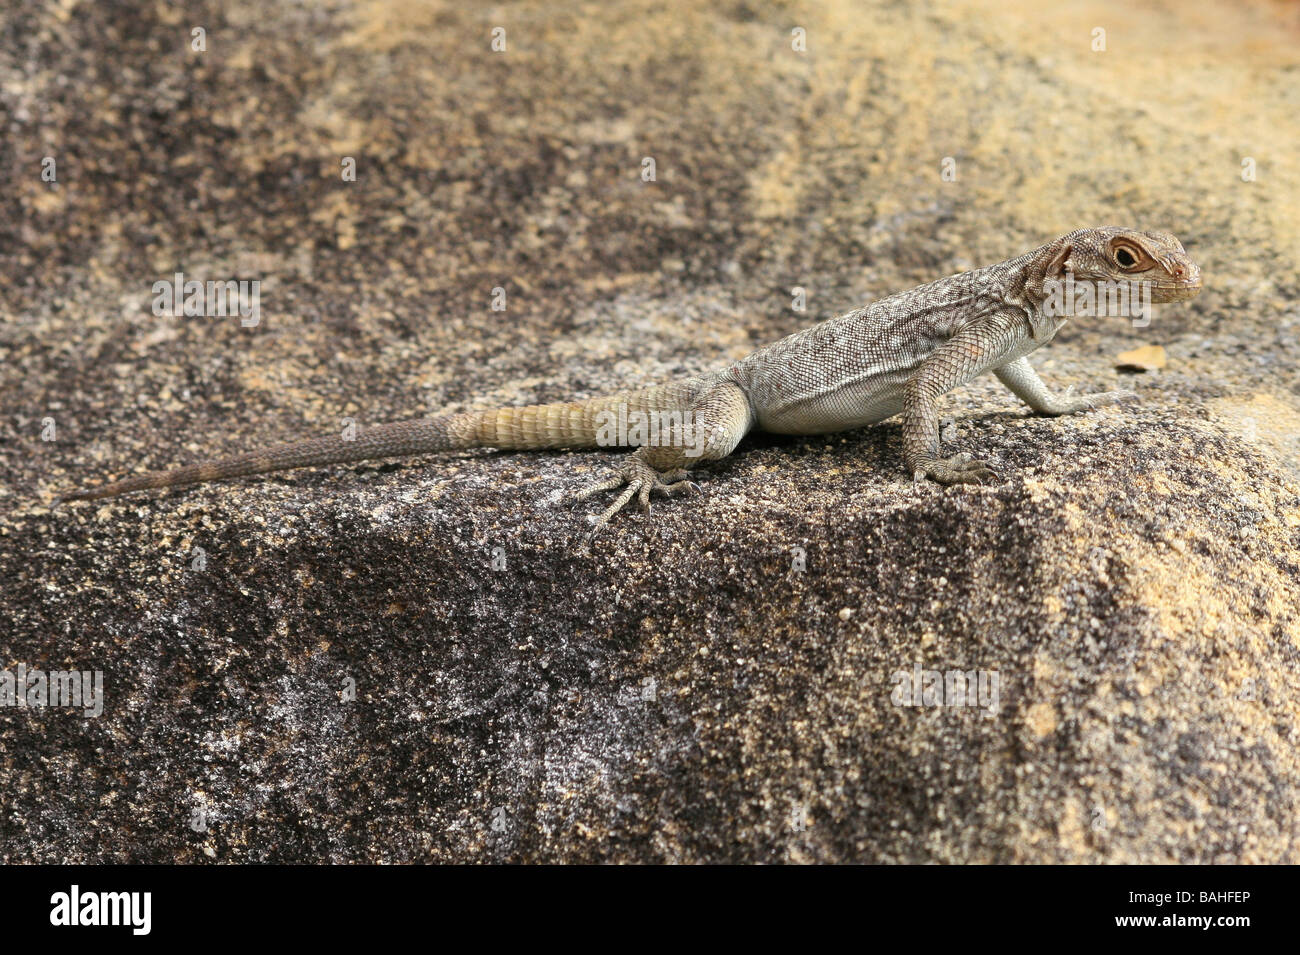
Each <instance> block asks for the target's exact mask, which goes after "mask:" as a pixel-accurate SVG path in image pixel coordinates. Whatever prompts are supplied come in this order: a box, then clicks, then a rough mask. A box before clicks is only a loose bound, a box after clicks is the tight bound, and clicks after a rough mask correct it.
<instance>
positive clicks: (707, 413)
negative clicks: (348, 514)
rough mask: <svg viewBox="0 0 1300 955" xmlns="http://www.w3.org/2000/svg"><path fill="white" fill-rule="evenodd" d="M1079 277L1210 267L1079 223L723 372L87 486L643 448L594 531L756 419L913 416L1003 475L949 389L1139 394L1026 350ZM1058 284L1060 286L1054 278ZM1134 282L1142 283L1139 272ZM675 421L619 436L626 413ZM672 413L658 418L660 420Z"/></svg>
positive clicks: (919, 451) (961, 471) (1039, 408)
mask: <svg viewBox="0 0 1300 955" xmlns="http://www.w3.org/2000/svg"><path fill="white" fill-rule="evenodd" d="M1068 281H1073V282H1074V283H1075V285H1076V286H1077V285H1078V283H1084V282H1092V283H1099V282H1113V283H1145V287H1146V289H1147V290H1148V291H1149V293H1150V301H1153V302H1159V303H1166V302H1176V301H1182V300H1185V299H1188V298H1191V297H1193V296H1195V295H1196V294H1197V293H1198V292H1199V291H1200V289H1201V284H1202V281H1201V270H1200V268H1199V267H1198V266H1197V265H1196V264H1195V263H1194V262H1193V261H1192V260H1191V259H1190V257H1189V256H1188V254H1187V252H1186V250H1185V249H1184V248H1183V245H1182V243H1181V242H1180V241H1179V240H1178V239H1177V238H1176V237H1175V236H1174V235H1172V234H1171V233H1169V232H1143V231H1138V230H1135V229H1126V228H1119V227H1115V226H1106V227H1102V228H1091V229H1079V230H1076V231H1074V232H1070V233H1068V234H1066V235H1063V236H1061V237H1059V238H1057V239H1055V240H1054V241H1052V242H1049V243H1047V244H1046V245H1043V246H1040V247H1039V248H1036V249H1033V250H1032V251H1029V252H1026V253H1024V254H1022V255H1020V256H1017V257H1015V258H1012V259H1008V260H1006V261H1004V262H999V263H997V264H995V265H989V266H984V267H982V268H976V269H971V270H968V271H965V272H960V273H958V274H956V275H952V276H949V277H947V278H942V279H939V280H937V281H934V282H930V283H927V284H925V285H920V286H917V287H916V288H913V289H910V290H908V291H904V292H899V293H897V294H895V295H891V296H889V297H887V298H882V299H880V300H878V301H875V302H872V303H871V304H868V305H866V306H863V307H861V308H858V309H855V310H853V311H850V312H847V313H845V314H843V315H840V316H838V317H835V318H831V319H827V320H826V321H823V322H821V323H819V324H817V325H813V326H811V327H809V328H806V329H804V330H802V331H799V332H796V333H794V334H792V335H789V336H787V337H786V338H783V339H781V340H779V341H776V342H774V343H772V344H769V345H767V346H765V347H763V348H760V349H758V350H757V351H755V352H753V353H752V354H750V355H749V356H747V357H745V358H741V359H739V360H738V361H734V362H732V363H731V364H729V365H727V366H726V367H724V368H721V369H718V370H716V371H713V372H710V373H706V374H701V375H697V376H694V377H690V378H686V379H683V380H679V381H675V382H669V383H667V384H662V385H655V386H651V387H647V388H641V389H634V390H628V391H622V392H618V393H616V394H612V395H607V396H603V397H596V398H591V399H588V400H584V401H571V402H560V403H553V404H541V405H527V406H518V407H505V408H494V409H488V410H482V411H466V412H461V413H454V414H446V415H441V416H437V417H431V418H423V419H417V420H414V421H401V422H395V423H391V424H383V425H378V426H376V427H373V428H370V429H366V430H361V431H359V432H357V433H355V435H353V436H352V437H351V438H350V439H345V438H344V437H343V436H334V437H323V438H311V439H307V440H303V441H298V442H294V443H289V444H282V445H278V446H276V447H271V448H268V449H266V450H262V451H255V452H252V453H248V454H242V455H237V456H233V457H227V458H221V459H218V460H214V461H209V462H206V463H202V464H197V465H193V466H190V467H184V468H179V469H176V470H166V471H154V472H149V473H145V474H139V475H135V476H132V477H126V478H123V479H122V480H118V481H114V482H112V483H108V484H103V485H100V486H97V487H90V488H84V489H80V490H76V491H74V492H72V493H70V494H67V495H65V496H64V497H63V500H67V501H75V500H93V499H97V498H104V497H110V496H113V495H118V494H124V493H127V492H129V491H137V490H144V489H148V488H165V487H173V486H177V485H185V484H194V483H199V482H206V481H215V480H220V479H225V478H233V477H240V476H244V475H251V474H261V473H266V472H269V471H282V470H287V469H290V468H299V467H309V466H319V465H331V464H344V463H349V462H354V461H363V460H371V459H376V458H391V457H401V456H407V455H416V454H426V453H430V452H436V451H453V450H460V449H466V448H495V449H499V450H524V449H541V448H556V449H583V448H597V447H604V446H609V445H611V444H613V445H617V444H624V445H626V446H635V447H636V450H635V451H634V452H633V453H632V454H631V455H629V456H628V458H627V459H626V461H625V463H623V464H622V465H621V466H620V467H618V468H617V469H616V470H615V472H614V474H613V475H612V476H611V477H609V479H608V480H604V481H601V482H599V483H597V484H595V485H593V486H590V487H587V488H586V489H584V490H582V491H580V492H578V493H577V494H575V495H574V499H575V500H578V501H581V500H586V499H587V498H590V497H592V496H594V495H596V494H600V493H603V492H609V491H619V492H620V493H618V494H617V495H616V497H615V499H614V500H613V502H612V503H611V504H610V505H609V506H608V507H607V508H606V509H605V511H604V512H603V513H602V514H601V515H600V516H599V518H598V519H597V521H596V524H595V528H593V530H592V532H591V533H592V534H594V533H595V532H596V530H599V529H600V528H601V527H602V526H604V525H605V524H606V523H607V522H608V521H609V520H610V518H612V517H613V516H614V515H615V514H617V513H618V512H619V511H620V510H621V509H622V508H623V507H624V506H625V505H626V504H627V503H628V501H629V500H631V498H632V497H634V496H635V497H637V499H638V502H639V504H640V506H641V507H642V509H644V510H647V511H648V510H649V509H650V496H651V495H652V494H658V495H663V496H668V497H672V496H675V495H677V494H680V493H682V492H683V491H684V490H689V491H693V492H695V493H698V492H699V490H700V488H699V485H697V484H696V483H695V482H694V481H691V480H689V473H688V472H689V470H690V469H691V468H692V467H695V466H697V465H700V464H704V463H707V462H710V461H716V460H718V459H720V458H723V457H726V456H727V455H728V454H730V453H731V452H732V451H733V450H734V449H735V447H736V445H737V444H739V443H740V440H741V439H742V438H743V437H744V436H745V434H746V433H748V432H749V431H750V430H752V429H755V428H757V429H761V430H764V431H768V432H774V433H777V434H792V435H812V434H826V433H831V432H837V431H847V430H850V429H854V428H859V427H863V426H866V425H870V424H875V423H877V422H880V421H883V420H885V419H887V418H891V417H893V416H895V415H901V416H902V438H903V458H904V460H905V462H906V465H907V468H908V470H909V471H910V472H911V474H912V476H913V479H914V481H920V480H922V479H925V478H928V479H930V480H933V481H936V482H938V483H939V484H944V485H950V484H983V483H986V482H992V481H996V480H997V479H998V475H997V473H996V472H995V471H994V470H993V468H991V467H990V466H989V465H988V464H986V463H985V462H983V461H979V460H974V459H972V458H971V456H970V455H969V454H958V455H956V456H953V457H947V458H945V457H941V456H940V442H939V399H940V398H941V397H942V396H943V395H944V394H945V393H947V392H949V391H951V390H952V389H954V388H956V387H958V386H960V385H962V384H965V383H966V382H968V381H970V380H971V379H973V378H975V377H977V376H978V375H981V374H984V373H986V372H990V371H991V372H992V373H993V374H994V375H995V376H996V377H997V378H998V379H999V380H1000V381H1001V382H1002V384H1003V385H1005V386H1006V387H1007V388H1008V389H1010V391H1011V392H1012V393H1013V394H1015V395H1016V396H1017V397H1018V398H1020V399H1021V400H1022V401H1024V402H1025V404H1027V405H1028V406H1029V407H1030V408H1031V409H1032V410H1033V411H1035V412H1038V413H1040V414H1044V415H1051V416H1057V415H1068V414H1074V413H1077V412H1081V411H1087V410H1090V409H1094V408H1098V407H1102V406H1103V405H1107V404H1111V403H1114V402H1116V401H1119V400H1122V399H1125V398H1133V397H1136V396H1134V395H1132V394H1131V393H1130V392H1123V391H1111V392H1101V393H1095V394H1088V395H1081V396H1077V397H1072V396H1070V395H1069V394H1068V393H1067V394H1066V395H1065V396H1058V395H1056V394H1054V393H1052V392H1051V391H1050V390H1049V389H1048V387H1047V386H1046V385H1045V384H1044V383H1043V381H1042V380H1041V379H1040V378H1039V377H1038V374H1037V372H1035V371H1034V369H1033V367H1032V366H1031V365H1030V364H1029V362H1028V359H1027V357H1026V356H1027V355H1028V354H1029V353H1030V352H1032V351H1034V350H1035V349H1037V348H1040V347H1042V346H1043V345H1045V344H1047V342H1049V341H1050V340H1051V339H1052V338H1053V336H1055V334H1056V333H1057V331H1059V330H1060V328H1061V327H1062V326H1063V325H1064V324H1065V322H1066V321H1067V320H1068V317H1069V316H1068V312H1067V310H1064V309H1061V308H1059V307H1054V306H1053V305H1052V303H1053V302H1059V301H1060V299H1059V296H1058V297H1057V298H1053V295H1054V293H1055V292H1056V291H1057V290H1058V289H1059V288H1061V287H1062V286H1064V285H1065V284H1066V283H1067V282H1068ZM1053 283H1056V284H1053ZM1129 288H1133V289H1137V288H1139V286H1137V285H1133V284H1130V285H1129ZM653 416H659V418H660V419H663V420H665V421H667V422H668V424H666V425H665V427H664V428H663V429H660V431H659V433H658V434H656V433H655V431H654V430H653V429H651V430H650V432H649V436H648V437H647V433H646V429H645V428H644V427H642V428H640V429H639V430H638V429H636V428H634V429H633V431H634V432H635V433H631V434H629V435H628V436H626V437H625V438H623V432H622V431H619V436H620V439H616V438H614V436H613V435H614V432H613V429H612V428H611V423H612V421H613V420H614V419H618V420H629V421H630V420H635V421H636V422H638V423H644V421H645V420H646V419H647V418H648V417H653ZM655 420H659V419H655Z"/></svg>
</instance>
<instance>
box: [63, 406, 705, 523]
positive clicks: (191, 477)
mask: <svg viewBox="0 0 1300 955" xmlns="http://www.w3.org/2000/svg"><path fill="white" fill-rule="evenodd" d="M681 389H685V390H686V391H689V390H690V385H689V384H688V383H683V384H681V385H666V386H660V387H657V388H647V389H644V390H642V391H633V392H623V393H620V394H616V395H610V396H608V397H603V398H592V399H590V400H588V401H575V402H562V403H558V404H548V405H526V406H524V407H518V408H493V409H490V410H487V411H467V412H464V413H461V414H451V415H443V416H441V417H437V418H422V419H418V420H415V421H400V422H396V423H394V424H384V425H379V426H377V427H374V428H370V429H367V430H365V431H358V432H357V433H356V435H355V436H354V437H352V438H351V439H347V440H345V439H344V438H343V437H342V436H333V437H328V438H311V439H308V440H305V441H297V442H293V443H290V444H281V445H277V446H275V447H270V448H266V449H264V450H261V451H253V452H251V453H249V454H240V455H236V456H234V457H229V458H221V459H219V460H216V461H210V462H208V463H206V464H196V465H193V466H191V467H186V468H177V469H175V470H171V471H151V472H148V473H146V474H137V475H135V476H133V477H128V478H123V479H122V480H120V481H113V482H111V483H109V484H101V485H99V486H97V487H91V488H82V489H80V490H76V491H73V492H71V493H69V494H65V495H63V496H62V498H61V500H63V501H93V500H96V499H98V498H102V497H114V496H116V495H118V494H126V493H129V492H131V491H142V490H147V489H150V488H162V487H176V486H179V485H183V484H199V483H202V482H206V481H219V480H222V479H224V478H233V477H243V476H245V475H249V474H265V473H267V472H269V471H287V470H289V469H291V468H303V467H312V466H314V465H322V464H347V463H349V462H354V461H367V460H374V459H377V458H394V457H404V456H407V455H413V454H427V453H429V452H431V451H456V450H462V449H465V448H500V449H502V450H527V449H536V448H594V447H597V446H598V445H599V444H601V443H602V442H601V441H600V440H599V434H600V431H601V428H602V427H603V426H605V425H606V422H608V421H609V417H608V416H609V415H615V416H617V415H618V413H619V411H620V409H627V410H628V411H638V410H639V411H650V410H655V409H657V408H659V407H660V406H661V405H662V403H663V402H664V401H666V400H673V399H675V398H676V397H677V395H676V392H677V391H678V390H681Z"/></svg>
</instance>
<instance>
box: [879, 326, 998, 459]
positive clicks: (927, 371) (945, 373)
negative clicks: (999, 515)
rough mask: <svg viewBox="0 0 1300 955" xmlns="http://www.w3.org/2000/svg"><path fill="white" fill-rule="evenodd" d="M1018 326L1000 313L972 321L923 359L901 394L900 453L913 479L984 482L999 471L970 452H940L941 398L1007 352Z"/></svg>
mask: <svg viewBox="0 0 1300 955" xmlns="http://www.w3.org/2000/svg"><path fill="white" fill-rule="evenodd" d="M1015 335H1016V330H1015V327H1014V325H1012V324H1011V321H1010V320H1009V319H1007V318H1005V317H1003V316H993V317H991V318H988V319H984V320H980V321H977V322H973V323H972V324H970V325H968V326H966V328H964V329H962V330H961V331H960V332H958V333H957V334H956V335H954V336H953V337H952V338H950V339H948V341H946V342H944V343H943V344H942V345H940V346H939V347H938V348H936V349H935V350H934V352H932V353H931V354H930V356H929V357H928V358H926V359H925V361H923V362H922V363H921V367H920V368H918V369H917V371H916V373H915V374H914V375H913V376H912V378H911V379H910V380H909V381H908V383H907V386H906V390H905V391H904V395H903V454H904V456H905V458H906V460H907V467H908V470H910V471H911V472H912V475H913V477H914V478H915V479H916V480H920V479H921V478H922V477H929V478H931V479H932V480H934V481H937V482H939V483H940V484H984V483H985V482H992V481H995V480H997V474H996V473H995V472H994V471H993V469H992V468H990V467H989V466H988V465H987V464H985V463H984V462H983V461H974V460H971V457H970V455H968V454H959V455H956V456H955V457H951V458H940V457H939V399H940V398H941V397H942V396H943V395H945V394H947V393H948V392H949V391H951V390H952V389H953V388H956V387H957V386H958V385H962V384H965V383H966V382H968V381H970V380H971V379H972V378H974V377H975V376H976V375H978V374H980V373H981V372H982V371H983V370H985V369H987V368H988V366H989V365H990V364H992V362H993V361H995V360H996V356H998V355H1003V354H1006V352H1007V349H1008V348H1010V347H1011V346H1012V344H1013V342H1014V341H1015Z"/></svg>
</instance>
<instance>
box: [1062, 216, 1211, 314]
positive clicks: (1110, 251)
mask: <svg viewBox="0 0 1300 955" xmlns="http://www.w3.org/2000/svg"><path fill="white" fill-rule="evenodd" d="M1043 251H1044V253H1050V254H1047V255H1045V258H1046V259H1047V261H1046V262H1045V263H1044V272H1045V275H1044V277H1045V278H1063V277H1064V276H1065V275H1066V274H1068V273H1073V275H1074V279H1075V281H1088V282H1099V281H1111V282H1145V283H1149V287H1150V289H1151V300H1152V301H1155V302H1181V301H1182V300H1184V299H1189V298H1192V297H1193V296H1195V295H1197V294H1198V293H1199V292H1200V291H1201V269H1200V266H1198V265H1197V264H1196V263H1195V262H1193V261H1192V260H1191V258H1189V257H1188V255H1187V250H1186V249H1184V248H1183V244H1182V243H1181V242H1179V241H1178V238H1177V236H1175V235H1173V234H1172V233H1170V232H1138V231H1137V230H1136V229H1121V228H1118V227H1116V226H1105V227H1103V228H1100V229H1080V230H1078V231H1077V232H1071V233H1070V234H1069V235H1065V236H1062V237H1061V238H1059V239H1057V240H1056V241H1055V242H1053V243H1052V244H1051V245H1049V246H1046V247H1045V248H1044V250H1043Z"/></svg>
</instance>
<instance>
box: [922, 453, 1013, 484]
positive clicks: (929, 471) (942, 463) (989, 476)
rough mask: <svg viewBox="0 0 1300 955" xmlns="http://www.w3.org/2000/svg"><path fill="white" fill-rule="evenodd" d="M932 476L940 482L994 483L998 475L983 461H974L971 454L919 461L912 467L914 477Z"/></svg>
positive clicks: (931, 477)
mask: <svg viewBox="0 0 1300 955" xmlns="http://www.w3.org/2000/svg"><path fill="white" fill-rule="evenodd" d="M926 477H928V478H930V479H932V480H934V481H937V482H939V483H940V484H992V483H994V482H996V481H997V479H998V475H997V472H996V471H994V470H993V469H992V468H991V467H989V466H988V465H987V464H985V463H984V462H983V461H974V460H972V459H971V456H970V455H969V454H965V453H962V454H959V455H957V456H956V457H952V458H947V459H942V460H941V459H939V458H934V459H933V460H930V461H919V462H917V464H916V467H915V468H913V469H912V478H913V480H915V481H920V480H921V479H922V478H926Z"/></svg>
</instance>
